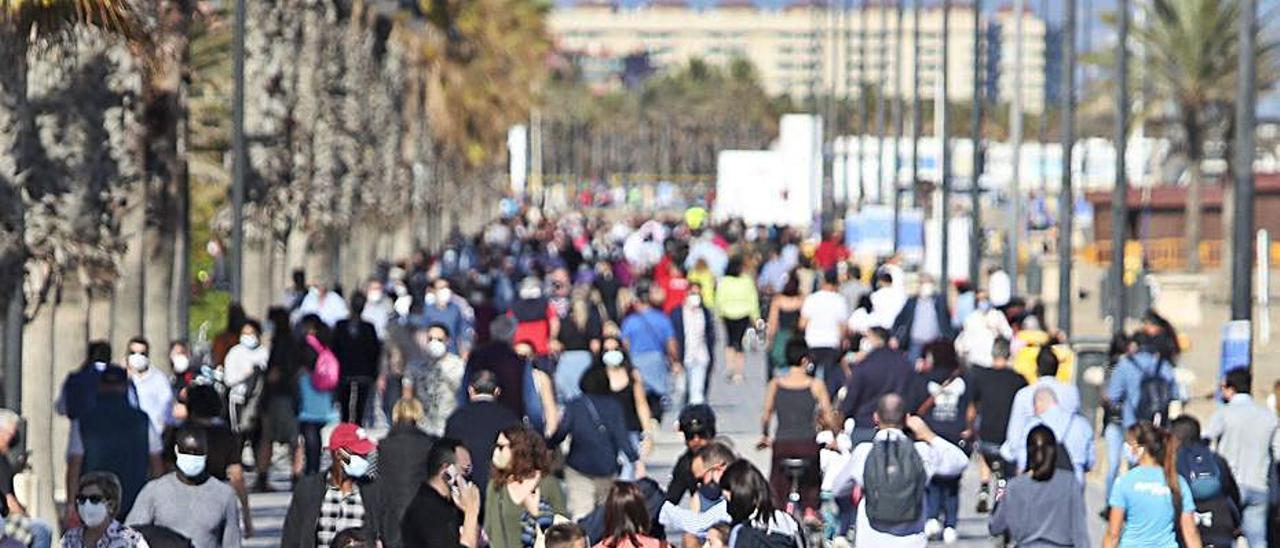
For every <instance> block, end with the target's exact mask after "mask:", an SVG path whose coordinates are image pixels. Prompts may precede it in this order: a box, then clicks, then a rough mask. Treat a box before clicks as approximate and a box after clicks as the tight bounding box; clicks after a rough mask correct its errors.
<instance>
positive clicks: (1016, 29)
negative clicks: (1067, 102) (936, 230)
mask: <svg viewBox="0 0 1280 548" xmlns="http://www.w3.org/2000/svg"><path fill="white" fill-rule="evenodd" d="M1025 9H1026V5H1025V0H1014V2H1013V17H1014V19H1013V41H1014V44H1013V100H1012V101H1011V102H1010V108H1009V121H1010V122H1009V123H1010V125H1011V126H1012V127H1011V128H1010V130H1009V133H1010V139H1011V140H1012V141H1013V166H1012V167H1013V179H1011V180H1010V181H1009V200H1010V201H1011V202H1012V205H1013V212H1012V214H1010V215H1009V221H1008V222H1009V227H1008V230H1009V237H1008V238H1007V240H1006V243H1007V244H1008V245H1007V247H1008V249H1007V250H1005V251H1006V252H1007V253H1008V256H1009V257H1008V261H1009V281H1010V283H1011V285H1012V289H1013V293H1014V294H1015V295H1016V294H1017V293H1018V266H1019V265H1018V240H1019V239H1021V237H1022V224H1021V219H1022V68H1023V64H1022V53H1023V50H1024V49H1026V48H1024V47H1023V27H1024V26H1026V25H1024V24H1023V11H1024V10H1025Z"/></svg>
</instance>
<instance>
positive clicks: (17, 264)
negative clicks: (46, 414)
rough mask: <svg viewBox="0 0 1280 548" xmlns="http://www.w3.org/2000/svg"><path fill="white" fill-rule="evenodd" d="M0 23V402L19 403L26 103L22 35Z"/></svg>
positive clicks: (27, 127) (28, 115) (28, 116)
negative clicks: (0, 384)
mask: <svg viewBox="0 0 1280 548" xmlns="http://www.w3.org/2000/svg"><path fill="white" fill-rule="evenodd" d="M21 31H22V29H20V28H18V27H16V26H14V25H12V24H9V23H4V22H0V59H4V60H5V62H4V63H0V372H2V374H3V376H4V396H5V398H4V404H5V406H7V407H9V408H10V409H20V408H21V399H22V397H21V386H22V384H21V383H22V380H21V379H22V363H21V360H22V344H23V340H22V327H23V323H24V321H25V319H24V317H23V304H24V303H23V294H22V278H23V263H24V262H25V261H26V246H25V244H24V242H23V239H24V237H25V236H24V225H25V220H24V219H25V207H24V206H25V204H23V195H22V183H21V182H20V179H19V176H20V174H21V173H22V172H23V170H24V169H25V165H26V163H27V160H26V156H25V153H26V152H27V151H26V146H25V144H24V140H26V139H28V138H30V135H29V133H30V132H31V128H32V120H31V110H30V105H29V104H28V103H27V48H28V42H27V37H26V36H25V35H24V34H23V33H22V32H21Z"/></svg>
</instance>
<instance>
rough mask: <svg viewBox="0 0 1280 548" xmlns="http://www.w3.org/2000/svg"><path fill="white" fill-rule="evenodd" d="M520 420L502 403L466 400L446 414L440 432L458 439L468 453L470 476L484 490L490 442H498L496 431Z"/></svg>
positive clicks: (491, 450)
mask: <svg viewBox="0 0 1280 548" xmlns="http://www.w3.org/2000/svg"><path fill="white" fill-rule="evenodd" d="M517 424H520V417H518V416H516V414H515V413H512V412H511V410H510V409H507V407H506V406H504V405H502V404H501V403H498V402H495V401H473V402H467V403H464V404H463V405H462V407H459V408H458V410H457V411H454V412H453V414H452V415H450V416H449V421H448V422H446V423H445V426H444V436H445V437H446V438H453V439H455V440H458V441H461V442H462V445H463V446H464V447H466V448H467V451H468V452H470V453H471V462H473V463H476V465H475V466H473V467H472V471H471V479H472V481H474V482H475V484H476V485H477V486H478V487H480V492H481V493H484V492H485V489H486V488H487V487H488V486H489V459H491V458H493V446H494V444H496V443H498V433H499V432H501V431H503V430H506V429H507V428H510V427H512V426H515V425H517Z"/></svg>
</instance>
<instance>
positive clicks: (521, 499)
mask: <svg viewBox="0 0 1280 548" xmlns="http://www.w3.org/2000/svg"><path fill="white" fill-rule="evenodd" d="M490 461H491V462H492V464H493V470H492V476H491V477H490V478H489V486H488V488H487V489H486V490H485V496H484V533H485V536H486V537H487V538H488V539H489V546H492V547H493V548H522V547H524V546H528V544H526V543H525V539H524V536H525V524H526V519H525V518H526V517H530V518H532V519H531V520H532V521H537V522H542V521H543V520H544V518H548V517H551V516H553V515H555V514H559V515H564V513H565V504H564V500H565V499H564V492H563V491H562V490H561V488H560V482H559V481H558V480H557V479H556V477H555V475H553V474H552V473H551V454H550V452H549V451H548V450H547V444H546V442H544V441H543V440H542V436H541V435H539V434H538V433H537V432H535V431H534V430H532V429H530V428H529V427H527V426H524V425H516V426H513V427H511V428H507V429H506V430H503V431H502V432H501V433H499V434H498V438H497V442H496V443H495V445H494V449H493V457H492V458H491V459H490ZM548 521H549V520H548ZM547 525H548V526H549V525H550V523H548V524H547Z"/></svg>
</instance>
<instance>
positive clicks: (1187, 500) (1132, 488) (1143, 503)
mask: <svg viewBox="0 0 1280 548" xmlns="http://www.w3.org/2000/svg"><path fill="white" fill-rule="evenodd" d="M1178 485H1179V488H1180V489H1181V491H1182V510H1183V512H1188V511H1194V510H1195V507H1196V504H1195V501H1193V500H1192V499H1191V487H1190V486H1189V485H1187V480H1184V479H1182V478H1181V477H1179V478H1178ZM1170 497H1171V493H1170V492H1169V484H1167V483H1165V481H1164V470H1163V469H1161V468H1159V467H1156V466H1139V467H1137V468H1134V469H1131V470H1129V472H1128V473H1127V474H1125V475H1123V476H1120V478H1119V479H1117V480H1116V484H1115V486H1114V487H1113V488H1112V489H1111V499H1110V500H1108V501H1107V504H1109V505H1110V506H1111V507H1112V508H1122V509H1124V533H1122V534H1121V535H1120V548H1166V547H1169V548H1176V547H1177V546H1178V541H1177V540H1176V538H1175V536H1174V534H1173V529H1174V526H1175V525H1174V524H1175V519H1174V518H1175V516H1174V515H1173V500H1172V499H1171V498H1170Z"/></svg>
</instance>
